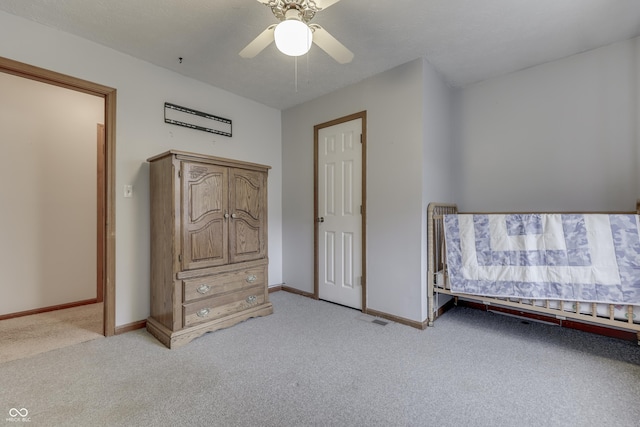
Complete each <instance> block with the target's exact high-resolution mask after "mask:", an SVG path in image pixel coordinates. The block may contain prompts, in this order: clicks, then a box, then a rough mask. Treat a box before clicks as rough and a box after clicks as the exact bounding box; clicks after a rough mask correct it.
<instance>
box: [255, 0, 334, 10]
mask: <svg viewBox="0 0 640 427" xmlns="http://www.w3.org/2000/svg"><path fill="white" fill-rule="evenodd" d="M258 1H261V0H258ZM339 1H340V0H316V6H318V9H320V10H324V9H326V8H328V7H329V6H331V5H332V4H336V3H338V2H339Z"/></svg>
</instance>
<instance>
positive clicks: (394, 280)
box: [282, 60, 450, 321]
mask: <svg viewBox="0 0 640 427" xmlns="http://www.w3.org/2000/svg"><path fill="white" fill-rule="evenodd" d="M432 94H434V95H433V97H431V96H432ZM425 96H426V97H430V98H429V100H427V101H425ZM448 97H449V94H448V89H447V88H446V86H445V85H444V83H442V80H441V79H440V77H439V76H438V75H437V73H435V72H434V71H433V70H432V68H431V66H430V64H428V63H427V62H426V61H423V60H416V61H413V62H410V63H408V64H405V65H402V66H400V67H397V68H394V69H392V70H389V71H387V72H384V73H381V74H379V75H376V76H374V77H371V78H368V79H366V80H364V81H362V82H360V83H357V84H354V85H351V86H349V87H346V88H344V89H341V90H338V91H336V92H334V93H331V94H329V95H326V96H323V97H321V98H318V99H316V100H313V101H310V102H307V103H305V104H303V105H299V106H297V107H295V108H292V109H289V110H286V111H284V112H283V114H282V134H283V147H282V149H283V153H282V159H283V165H284V170H283V182H284V186H283V195H284V196H283V224H284V230H285V231H284V235H283V251H284V264H283V271H284V281H285V283H286V285H287V286H290V287H293V288H296V289H299V290H302V291H306V292H313V263H314V259H313V226H314V223H313V126H314V125H316V124H320V123H324V122H327V121H329V120H333V119H337V118H340V117H343V116H346V115H349V114H352V113H356V112H359V111H363V110H366V111H367V123H368V126H367V158H366V162H367V195H366V198H367V297H368V301H367V307H368V308H370V309H374V310H378V311H382V312H385V313H388V314H392V315H395V316H399V317H403V318H406V319H409V320H413V321H422V320H424V318H425V317H426V308H425V307H424V305H423V300H425V297H424V294H425V292H424V286H423V285H424V283H425V282H424V280H423V279H424V276H423V275H424V271H423V270H426V267H425V266H424V264H425V262H426V255H425V252H424V247H425V245H424V239H425V236H426V232H425V231H424V216H423V211H424V209H423V208H424V206H425V203H426V202H425V201H424V197H425V195H426V193H425V192H424V190H423V183H424V182H425V180H426V179H428V178H427V177H428V175H427V174H425V172H424V164H423V162H424V158H425V157H424V150H425V147H427V146H436V145H440V144H443V143H442V141H441V139H443V138H446V135H447V132H448V128H449V126H450V120H449V117H448V108H447V106H446V105H445V106H444V108H443V109H442V110H440V109H439V108H438V104H439V102H440V101H443V100H444V102H445V104H446V103H448ZM425 112H426V113H427V114H429V115H430V117H429V118H427V119H426V120H425V117H424V115H425ZM432 114H433V116H431V115H432ZM430 125H434V126H433V127H432V126H430ZM425 127H426V128H428V129H425ZM426 140H428V141H429V143H428V144H426V143H425V141H426ZM436 140H438V141H436ZM447 143H448V141H447ZM444 145H446V144H444ZM438 149H440V148H438Z"/></svg>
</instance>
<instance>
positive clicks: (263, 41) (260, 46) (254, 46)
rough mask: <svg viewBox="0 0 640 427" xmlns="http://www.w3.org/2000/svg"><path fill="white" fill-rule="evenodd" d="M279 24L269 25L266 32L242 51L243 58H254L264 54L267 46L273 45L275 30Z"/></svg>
mask: <svg viewBox="0 0 640 427" xmlns="http://www.w3.org/2000/svg"><path fill="white" fill-rule="evenodd" d="M276 25H277V24H273V25H269V26H268V27H267V29H266V30H264V31H263V32H261V33H260V34H259V35H258V37H256V38H255V39H253V41H251V43H249V44H248V45H247V46H246V47H245V48H244V49H242V50H241V51H240V56H241V57H243V58H253V57H255V56H256V55H257V54H259V53H260V52H262V51H263V50H264V49H265V48H266V47H267V46H269V45H270V44H271V43H273V30H274V29H275V28H276Z"/></svg>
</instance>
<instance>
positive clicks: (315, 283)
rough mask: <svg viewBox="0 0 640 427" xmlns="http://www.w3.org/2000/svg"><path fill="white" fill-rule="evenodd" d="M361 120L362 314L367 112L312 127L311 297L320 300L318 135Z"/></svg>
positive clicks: (364, 282)
mask: <svg viewBox="0 0 640 427" xmlns="http://www.w3.org/2000/svg"><path fill="white" fill-rule="evenodd" d="M357 119H361V120H362V122H361V126H362V129H361V131H362V140H361V143H362V177H361V180H362V224H361V228H362V248H361V251H362V252H361V253H362V286H361V289H362V309H361V311H362V312H363V313H366V312H367V268H366V267H367V228H366V224H367V221H366V218H367V111H366V110H364V111H360V112H358V113H354V114H350V115H348V116H344V117H340V118H338V119H335V120H330V121H328V122H325V123H320V124H318V125H315V126H314V127H313V297H314V298H315V299H320V284H319V281H318V279H319V276H320V270H319V268H320V266H319V265H318V256H319V251H318V247H319V224H318V221H316V218H318V185H319V183H318V134H319V132H320V129H324V128H328V127H331V126H335V125H339V124H341V123H346V122H350V121H352V120H357Z"/></svg>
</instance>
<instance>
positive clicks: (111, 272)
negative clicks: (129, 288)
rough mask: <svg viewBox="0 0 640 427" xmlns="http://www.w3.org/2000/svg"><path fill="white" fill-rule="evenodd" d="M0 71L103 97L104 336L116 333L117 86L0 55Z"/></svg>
mask: <svg viewBox="0 0 640 427" xmlns="http://www.w3.org/2000/svg"><path fill="white" fill-rule="evenodd" d="M0 72H3V73H7V74H13V75H15V76H18V77H24V78H27V79H31V80H36V81H39V82H42V83H47V84H51V85H54V86H59V87H63V88H66V89H71V90H76V91H78V92H83V93H86V94H89V95H95V96H97V97H100V98H103V99H104V126H105V149H106V152H105V156H104V165H103V167H104V174H105V176H104V178H105V186H104V207H105V210H104V224H103V225H104V237H105V238H104V242H103V250H104V252H103V253H104V257H103V259H102V265H101V267H102V268H103V272H104V285H103V296H104V309H103V325H104V336H106V337H108V336H112V335H115V330H116V325H115V323H116V315H115V314H116V310H115V301H116V295H115V294H116V292H115V290H116V285H115V277H116V275H115V271H116V262H115V261H116V257H115V254H116V222H115V219H116V211H115V191H114V190H115V159H116V132H115V130H116V89H114V88H111V87H108V86H103V85H100V84H97V83H93V82H90V81H87V80H82V79H78V78H75V77H71V76H67V75H65V74H61V73H57V72H55V71H50V70H46V69H44V68H39V67H35V66H33V65H29V64H25V63H22V62H18V61H14V60H12V59H8V58H3V57H0Z"/></svg>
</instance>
